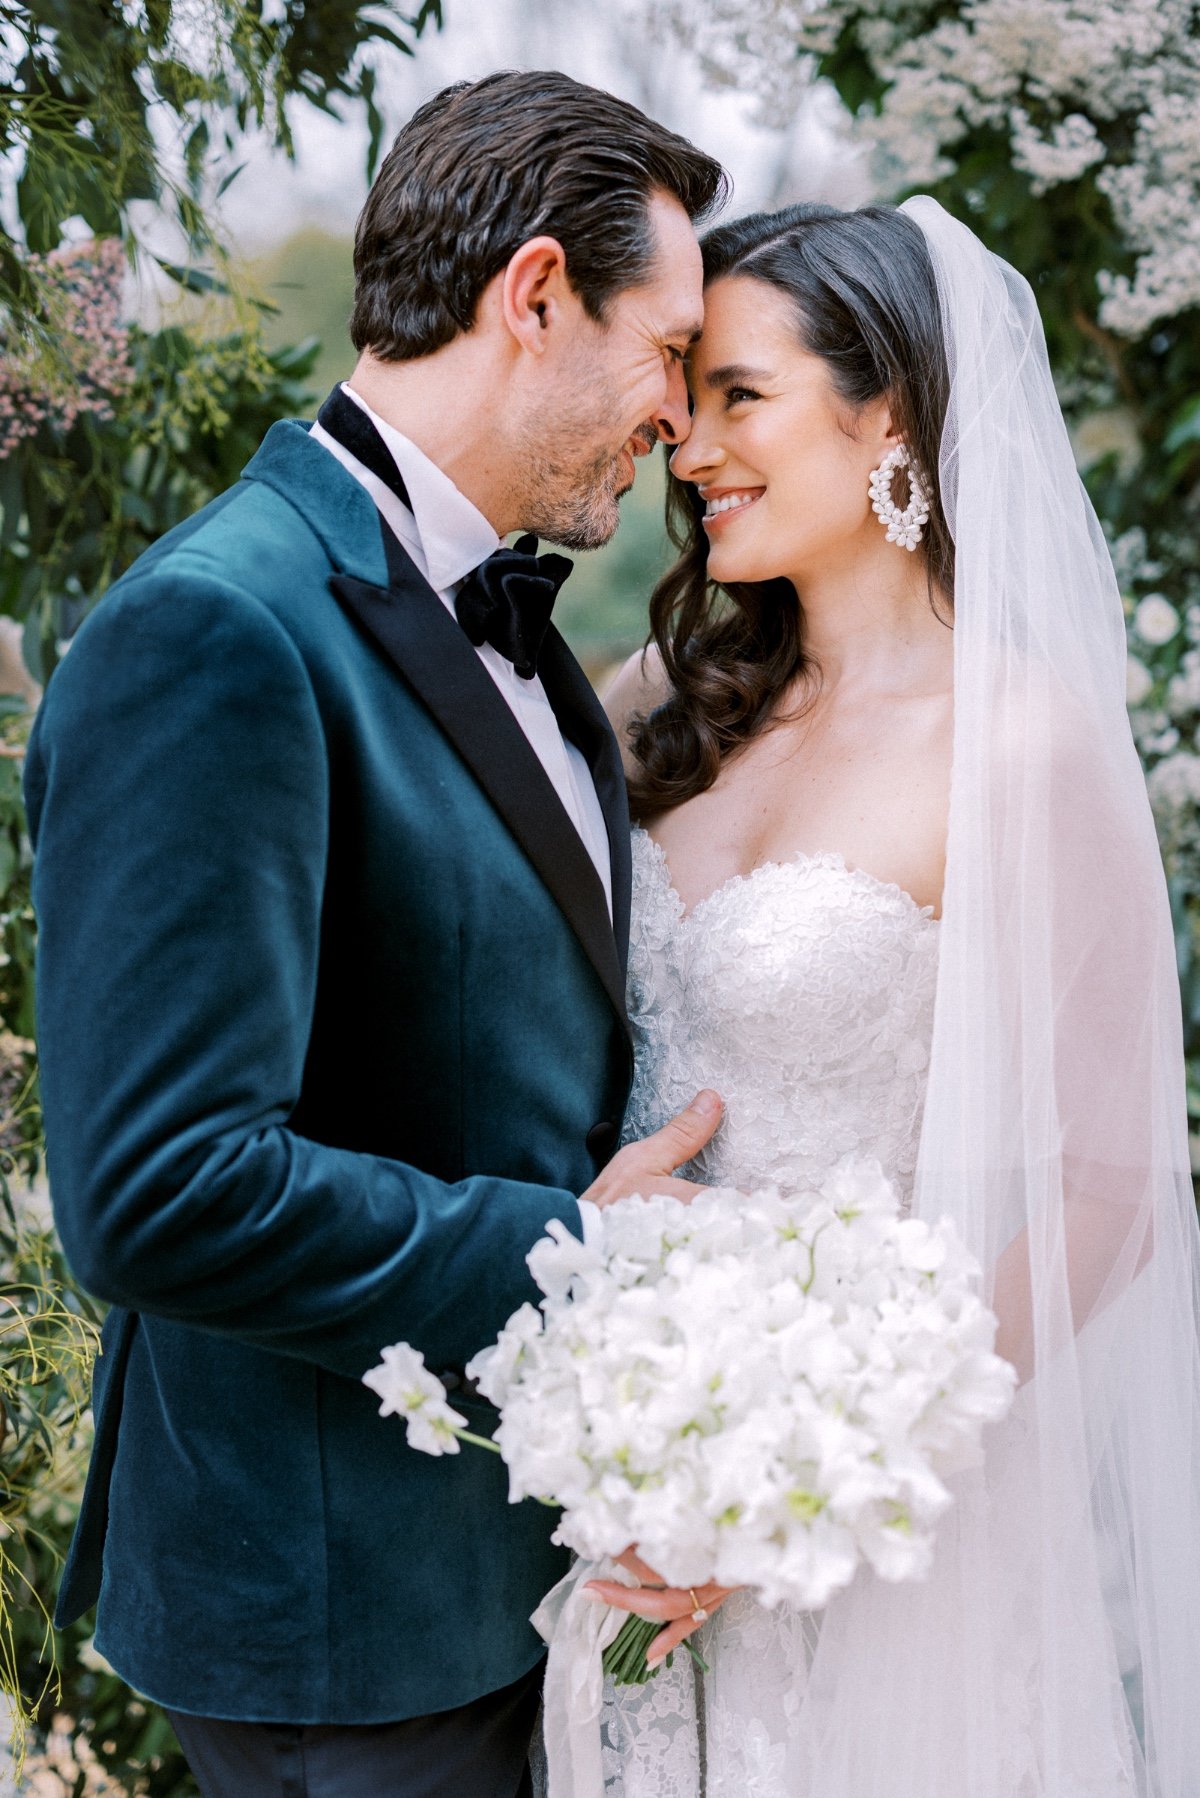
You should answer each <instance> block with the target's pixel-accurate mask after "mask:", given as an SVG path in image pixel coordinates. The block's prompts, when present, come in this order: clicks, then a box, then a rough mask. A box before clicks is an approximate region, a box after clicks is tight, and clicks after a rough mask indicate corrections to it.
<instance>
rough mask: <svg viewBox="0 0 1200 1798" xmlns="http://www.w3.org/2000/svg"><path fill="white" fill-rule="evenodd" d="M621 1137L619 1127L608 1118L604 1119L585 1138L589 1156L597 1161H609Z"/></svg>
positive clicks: (593, 1126) (594, 1125)
mask: <svg viewBox="0 0 1200 1798" xmlns="http://www.w3.org/2000/svg"><path fill="white" fill-rule="evenodd" d="M619 1135H620V1130H619V1128H618V1126H617V1125H616V1124H614V1123H612V1122H611V1121H610V1120H609V1119H608V1118H604V1119H602V1120H601V1122H600V1123H598V1124H593V1125H592V1127H591V1129H590V1130H589V1131H588V1133H587V1135H586V1137H585V1138H584V1144H585V1147H586V1148H587V1152H588V1154H589V1155H590V1156H592V1158H593V1160H595V1161H607V1160H608V1159H609V1157H610V1156H611V1155H612V1153H613V1151H614V1149H615V1148H616V1146H617V1137H618V1136H619Z"/></svg>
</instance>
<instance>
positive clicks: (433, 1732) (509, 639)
mask: <svg viewBox="0 0 1200 1798" xmlns="http://www.w3.org/2000/svg"><path fill="white" fill-rule="evenodd" d="M722 189H723V177H722V174H721V170H720V169H719V167H718V166H717V164H715V163H714V162H713V161H712V160H711V159H710V158H709V157H707V156H705V155H702V154H701V153H700V152H699V151H697V150H695V149H694V148H693V147H692V146H691V145H690V144H688V143H686V142H685V141H684V140H682V139H680V138H678V137H676V136H675V135H673V134H672V133H670V132H668V131H666V130H664V129H663V128H662V127H661V126H659V125H656V124H655V123H653V122H652V121H651V120H649V119H647V118H645V117H643V116H642V114H640V113H639V112H637V111H636V110H635V109H634V108H632V107H630V106H627V105H625V104H623V103H622V102H620V101H618V100H615V99H613V98H612V97H611V96H609V95H607V94H603V93H599V92H597V91H595V90H593V89H591V88H586V87H581V86H579V85H578V84H576V83H575V82H572V81H570V80H568V79H567V78H566V77H565V76H562V75H558V74H505V75H494V76H491V77H489V78H488V79H487V80H484V81H480V82H477V83H475V84H473V85H463V86H459V87H455V88H450V89H447V90H446V91H445V92H444V93H442V94H440V95H438V97H437V98H436V99H434V100H432V101H431V102H430V103H429V104H428V105H426V106H425V107H423V108H422V109H421V111H420V112H418V113H417V114H416V115H415V117H414V118H413V119H412V120H411V121H410V123H409V124H408V125H407V126H406V127H405V129H404V130H403V131H402V132H401V133H400V135H399V137H398V138H397V139H396V142H395V144H394V145H393V147H392V150H391V152H390V154H389V156H388V158H387V160H386V162H385V163H384V165H383V168H382V170H381V172H380V175H379V178H378V180H377V181H376V183H375V186H374V188H373V189H372V191H371V194H370V197H369V198H368V201H367V204H366V207H365V210H364V212H363V214H362V217H361V219H360V221H359V226H358V234H357V240H356V244H355V270H356V276H357V287H356V298H355V306H354V315H353V320H352V335H353V337H354V342H355V345H356V347H357V348H358V350H359V351H360V359H359V362H358V364H357V366H356V368H355V370H354V373H353V376H352V378H351V381H350V383H349V385H348V387H347V388H344V389H338V390H336V391H335V393H334V394H333V395H331V397H330V399H329V401H327V402H326V405H325V406H324V407H323V409H322V412H321V415H320V420H319V422H318V424H317V425H316V426H314V427H312V428H311V429H309V428H307V427H305V426H303V425H301V424H297V423H284V424H277V425H276V426H274V428H273V429H272V430H271V432H270V433H269V434H268V436H267V438H266V441H265V442H264V443H263V445H262V447H261V449H260V450H259V452H258V454H257V455H256V456H255V457H254V459H253V461H252V462H251V463H250V465H249V467H248V468H247V469H246V471H245V475H244V477H243V479H242V480H241V482H240V483H239V484H238V486H237V487H235V488H234V489H232V490H231V491H230V492H229V493H226V494H225V495H224V496H223V497H222V498H220V499H219V500H217V501H215V502H214V503H213V504H212V505H210V506H208V507H207V508H206V509H205V510H204V511H203V512H201V513H200V514H199V515H198V516H197V517H195V518H193V519H191V520H190V521H189V522H188V523H187V524H185V525H183V526H181V527H180V528H179V529H177V530H175V531H173V532H172V533H171V534H170V535H169V536H168V537H167V538H165V539H164V540H163V541H162V542H161V543H159V544H157V545H156V546H155V547H154V548H153V549H151V550H150V551H149V552H148V553H147V554H146V555H144V556H143V557H142V558H141V560H140V561H139V562H138V563H137V565H136V566H135V567H134V568H133V569H131V570H130V572H129V573H128V574H127V575H126V576H125V577H124V578H123V579H122V580H121V581H120V582H119V583H118V584H117V586H116V588H115V589H114V590H113V592H112V593H111V594H110V595H109V596H108V597H106V598H105V600H104V601H103V603H102V604H101V605H100V606H99V607H98V609H97V610H96V611H95V613H94V614H93V615H92V616H91V617H90V618H89V620H88V621H87V623H86V624H85V625H84V627H83V629H82V630H81V632H80V633H79V636H78V638H77V639H76V641H75V643H74V644H73V646H72V648H71V652H70V654H69V655H68V656H67V657H66V659H65V660H64V662H63V663H62V665H61V667H60V668H59V670H58V671H57V672H56V674H55V676H54V679H53V681H52V682H51V685H50V688H49V690H48V692H47V695H46V698H45V701H44V703H43V706H42V710H41V714H40V716H39V718H38V721H37V725H36V728H35V730H34V733H33V738H32V741H31V744H30V750H29V758H28V775H27V795H28V803H29V812H30V819H31V827H32V830H33V833H34V836H35V841H36V849H37V862H36V875H35V881H36V902H37V908H38V913H39V918H40V924H41V948H40V964H39V1024H40V1045H41V1054H42V1078H43V1096H44V1105H45V1116H46V1129H47V1138H48V1148H49V1160H50V1172H51V1180H52V1186H53V1191H54V1197H55V1205H56V1211H57V1217H58V1223H59V1227H60V1230H61V1234H62V1240H63V1243H64V1245H65V1248H66V1251H67V1254H68V1256H69V1258H70V1260H71V1262H72V1265H73V1266H74V1268H75V1269H76V1271H77V1273H78V1275H79V1277H80V1279H81V1280H82V1281H83V1283H84V1284H85V1285H86V1286H87V1287H88V1288H89V1289H90V1290H91V1291H93V1292H95V1293H97V1294H98V1295H100V1296H101V1297H102V1298H104V1299H106V1300H107V1301H109V1302H110V1303H111V1305H112V1307H113V1309H112V1310H111V1311H110V1313H109V1316H108V1320H107V1324H106V1328H105V1337H104V1355H103V1358H102V1360H101V1361H100V1363H99V1365H98V1369H97V1383H96V1396H95V1418H96V1438H95V1451H94V1455H93V1460H92V1466H91V1470H90V1474H89V1479H88V1485H87V1492H86V1496H85V1500H84V1505H83V1510H82V1514H81V1518H80V1523H79V1527H78V1530H77V1533H76V1537H75V1541H74V1543H73V1545H72V1550H71V1555H70V1558H69V1561H68V1565H67V1568H66V1573H65V1576H64V1580H63V1586H62V1592H61V1595H60V1601H59V1613H58V1621H59V1623H60V1625H61V1624H67V1623H69V1622H70V1621H72V1619H74V1618H76V1617H78V1616H79V1615H80V1614H81V1613H82V1612H83V1611H84V1610H85V1609H86V1608H87V1607H88V1606H90V1605H91V1604H92V1603H93V1602H94V1601H95V1600H96V1598H97V1596H98V1597H99V1620H98V1625H97V1632H96V1641H97V1646H98V1647H99V1648H100V1650H101V1651H102V1652H103V1653H104V1654H105V1655H106V1656H107V1657H108V1658H109V1660H110V1661H111V1662H112V1663H113V1664H114V1666H116V1667H117V1668H118V1669H119V1671H120V1672H121V1673H122V1674H123V1675H124V1677H125V1678H126V1679H128V1680H129V1681H130V1682H131V1683H132V1684H133V1685H134V1686H136V1687H137V1688H138V1689H139V1690H141V1691H143V1692H145V1693H147V1694H149V1695H150V1696H151V1697H153V1698H155V1699H157V1700H158V1701H159V1702H160V1703H162V1704H164V1705H165V1706H167V1707H168V1708H169V1710H170V1711H171V1713H172V1716H173V1720H174V1721H175V1723H176V1725H177V1728H178V1730H179V1734H180V1736H181V1738H182V1740H183V1743H184V1746H185V1749H186V1751H187V1752H188V1754H189V1757H190V1759H191V1760H192V1763H193V1766H194V1768H195V1770H196V1772H197V1774H198V1777H199V1780H200V1783H201V1786H202V1789H203V1790H204V1791H205V1793H206V1794H220V1795H221V1798H257V1795H258V1794H278V1795H279V1798H283V1795H284V1794H287V1795H288V1798H299V1795H301V1794H305V1795H307V1798H333V1795H334V1794H351V1793H352V1794H355V1798H360V1795H361V1798H375V1795H377V1794H378V1795H390V1794H395V1795H396V1798H401V1795H404V1798H416V1794H421V1795H422V1798H514V1794H516V1793H518V1792H520V1791H525V1790H528V1785H527V1783H526V1782H527V1779H528V1775H527V1773H526V1771H525V1763H526V1753H527V1749H528V1745H529V1738H530V1732H531V1729H532V1724H533V1717H534V1712H535V1709H536V1705H537V1693H538V1684H539V1679H540V1665H539V1659H540V1644H539V1642H538V1640H537V1638H536V1637H535V1635H534V1633H533V1631H532V1629H531V1627H530V1625H529V1623H528V1621H527V1618H528V1616H529V1613H530V1611H531V1610H532V1609H533V1608H534V1606H535V1604H536V1603H537V1601H538V1599H539V1598H540V1596H541V1595H542V1593H543V1592H544V1591H545V1590H546V1589H547V1588H548V1587H549V1586H550V1585H551V1584H553V1582H554V1581H555V1580H556V1579H557V1578H558V1577H559V1576H560V1574H561V1572H562V1571H563V1561H562V1556H561V1554H560V1552H559V1551H558V1550H555V1549H553V1548H552V1547H551V1546H550V1543H549V1533H550V1527H551V1524H550V1521H548V1519H547V1514H546V1512H545V1511H544V1510H542V1509H541V1508H540V1507H538V1506H536V1505H532V1504H527V1505H521V1506H511V1507H510V1506H509V1505H508V1503H507V1495H506V1482H505V1474H504V1469H503V1467H502V1466H501V1465H500V1464H499V1463H498V1462H497V1461H496V1460H495V1459H494V1458H493V1457H492V1456H490V1455H486V1454H483V1453H481V1452H477V1451H468V1452H466V1453H463V1454H462V1455H459V1456H457V1457H448V1458H446V1459H443V1460H433V1459H429V1458H426V1457H424V1456H422V1455H419V1454H416V1453H413V1452H411V1451H409V1449H408V1448H407V1446H406V1444H405V1440H404V1432H403V1430H402V1429H401V1428H399V1427H398V1426H397V1425H396V1424H395V1423H394V1422H387V1421H383V1420H381V1419H380V1418H379V1417H378V1415H377V1408H376V1400H375V1399H374V1397H373V1396H372V1394H371V1393H370V1392H369V1391H368V1390H367V1389H366V1388H365V1387H364V1386H363V1385H362V1384H361V1378H362V1374H363V1372H364V1371H365V1370H366V1369H367V1368H368V1367H369V1366H371V1365H373V1364H374V1363H375V1362H376V1361H377V1360H378V1358H379V1351H380V1349H381V1348H382V1347H383V1346H384V1345H385V1344H386V1343H390V1342H394V1341H397V1340H400V1339H403V1340H407V1341H410V1342H412V1343H413V1344H415V1345H416V1346H417V1347H418V1348H420V1349H421V1350H422V1351H423V1352H424V1353H425V1356H426V1358H427V1360H428V1363H429V1365H430V1366H431V1367H432V1368H434V1369H435V1370H438V1371H439V1372H441V1373H442V1374H443V1377H444V1378H445V1379H446V1380H447V1383H448V1384H449V1385H450V1386H451V1387H452V1398H453V1402H454V1403H455V1405H457V1406H461V1408H462V1409H463V1410H464V1411H465V1412H466V1413H467V1415H468V1416H469V1418H470V1420H471V1422H472V1424H473V1425H474V1427H475V1428H476V1429H484V1430H488V1429H490V1427H491V1424H493V1423H494V1416H495V1414H494V1413H491V1412H490V1411H489V1408H488V1407H487V1406H486V1405H485V1404H484V1403H483V1402H482V1401H481V1400H478V1399H477V1398H475V1397H474V1396H473V1394H472V1393H471V1391H470V1389H469V1388H468V1386H467V1385H466V1384H465V1381H464V1376H463V1373H462V1369H463V1366H464V1363H465V1362H466V1361H467V1360H469V1358H470V1357H471V1355H472V1354H473V1353H474V1352H475V1351H476V1350H477V1349H479V1348H480V1347H482V1346H483V1345H484V1344H485V1343H487V1342H488V1341H489V1340H490V1339H491V1338H492V1337H493V1336H494V1335H495V1334H496V1332H497V1330H498V1329H499V1327H500V1325H501V1324H502V1323H503V1322H504V1320H505V1318H506V1317H507V1316H508V1315H509V1313H510V1312H511V1311H512V1310H513V1309H514V1308H515V1307H516V1306H518V1305H519V1304H520V1303H521V1302H522V1301H524V1300H526V1299H528V1298H530V1297H534V1296H536V1294H535V1292H534V1289H533V1287H532V1283H531V1281H530V1278H529V1275H528V1272H527V1269H526V1266H525V1255H526V1253H527V1251H528V1250H529V1248H530V1247H531V1246H532V1244H533V1243H534V1242H535V1241H536V1240H537V1238H538V1237H539V1236H540V1235H541V1233H542V1232H543V1230H544V1228H545V1226H546V1224H547V1223H548V1222H549V1221H550V1220H551V1219H552V1218H558V1219H561V1220H563V1221H564V1222H565V1223H566V1224H567V1225H568V1227H570V1228H571V1229H573V1230H580V1229H581V1228H582V1217H581V1210H580V1205H579V1202H578V1201H579V1195H583V1197H584V1198H585V1199H586V1200H588V1201H591V1202H594V1203H595V1204H598V1205H603V1204H605V1203H608V1202H611V1201H612V1200H613V1199H615V1198H618V1197H620V1196H622V1195H624V1194H626V1193H629V1192H633V1191H638V1190H643V1189H645V1190H650V1189H652V1188H653V1189H662V1188H663V1187H664V1186H670V1185H671V1181H670V1179H669V1178H668V1176H669V1175H670V1171H671V1170H672V1169H673V1168H674V1167H676V1166H678V1165H679V1164H680V1163H681V1162H682V1161H684V1160H685V1159H686V1158H688V1157H689V1156H691V1155H692V1154H693V1153H695V1151H696V1150H697V1149H698V1148H699V1147H700V1146H701V1145H702V1144H703V1142H704V1141H706V1140H707V1138H708V1136H709V1135H710V1134H711V1132H712V1129H713V1127H714V1125H715V1122H716V1105H715V1101H713V1100H712V1099H711V1096H709V1097H705V1096H704V1095H702V1096H701V1099H700V1100H699V1101H698V1102H697V1103H696V1104H695V1105H693V1107H691V1108H690V1110H689V1111H688V1112H685V1113H683V1114H682V1116H681V1117H680V1118H679V1119H677V1120H676V1121H675V1123H673V1124H672V1125H669V1126H668V1127H667V1128H666V1130H664V1131H662V1132H660V1134H659V1136H657V1137H655V1138H652V1139H650V1140H649V1141H647V1142H646V1143H643V1144H639V1145H634V1146H631V1147H629V1148H627V1149H625V1150H622V1151H621V1152H620V1153H619V1154H617V1155H615V1156H614V1154H613V1151H614V1148H615V1144H616V1140H617V1133H618V1128H619V1124H620V1119H621V1115H622V1110H623V1107H624V1104H625V1100H626V1096H627V1091H628V1082H629V1074H630V1059H631V1058H630V1040H629V1031H628V1024H627V1021H626V1018H625V1013H624V1005H623V983H624V971H623V958H624V952H625V945H626V941H627V928H628V906H629V857H628V836H627V829H628V820H627V814H626V807H625V799H624V791H623V786H622V781H621V772H620V761H619V757H618V754H617V750H616V746H615V743H614V741H613V739H612V736H611V734H610V732H609V730H608V727H607V725H606V723H605V720H604V717H603V714H602V712H601V711H600V709H599V707H598V705H597V703H596V701H595V699H594V697H593V695H592V693H591V691H590V689H589V687H588V685H587V682H586V681H585V679H584V678H583V675H582V674H581V672H580V670H579V668H578V666H577V665H576V663H575V662H574V660H573V659H572V657H571V655H570V653H569V651H568V650H567V648H566V646H565V644H564V643H563V641H562V638H561V637H560V636H559V635H558V634H557V632H556V631H555V630H554V628H553V626H552V625H551V624H550V623H549V612H550V606H551V604H552V603H553V598H554V594H555V592H556V590H557V586H558V585H559V583H560V582H561V579H562V578H563V575H564V572H565V567H566V564H565V562H564V560H563V558H560V557H558V556H555V555H549V556H543V557H541V558H538V557H537V556H536V554H535V550H536V546H535V545H532V544H529V543H524V544H522V545H519V546H518V547H517V549H515V550H507V549H505V548H503V547H502V544H501V539H502V538H503V537H504V536H505V535H507V534H508V533H509V532H511V531H514V530H518V529H524V530H533V531H536V532H539V533H541V534H542V535H544V536H545V537H546V538H548V539H549V540H550V541H551V542H553V543H557V544H561V545H565V546H567V547H574V548H585V547H589V546H592V545H596V544H600V543H603V542H605V541H606V540H607V539H608V538H609V537H610V536H611V534H612V532H613V531H614V530H615V528H616V524H617V501H618V498H619V496H620V494H621V493H622V492H624V491H626V490H627V489H628V487H629V486H630V485H631V483H632V481H633V478H634V458H635V457H637V456H640V455H643V454H645V453H646V452H647V451H648V450H649V449H650V448H651V447H652V445H653V444H654V443H655V441H656V440H658V439H661V440H663V441H665V442H667V443H673V442H676V441H678V440H679V439H680V438H681V437H683V436H684V435H686V432H687V429H688V405H687V395H686V391H685V387H684V382H683V375H682V372H681V367H680V364H681V361H682V358H683V354H684V351H685V350H686V348H687V345H688V343H689V341H690V339H691V338H692V337H693V336H694V334H695V333H696V331H697V330H698V328H699V324H700V314H701V275H700V260H699V253H698V249H697V245H696V241H695V236H694V232H693V229H692V225H693V221H694V220H696V219H698V218H700V217H702V216H703V215H704V214H705V213H706V212H707V211H708V210H709V209H710V208H711V207H712V206H713V205H714V203H715V202H716V201H717V199H718V198H719V197H720V194H721V192H722ZM681 1190H682V1191H685V1192H687V1191H690V1190H691V1189H690V1188H686V1187H681ZM489 1420H490V1421H489Z"/></svg>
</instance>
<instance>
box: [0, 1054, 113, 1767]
mask: <svg viewBox="0 0 1200 1798" xmlns="http://www.w3.org/2000/svg"><path fill="white" fill-rule="evenodd" d="M4 1081H5V1085H6V1089H7V1090H6V1092H5V1101H6V1110H5V1116H4V1134H5V1135H6V1136H7V1137H8V1138H9V1139H10V1143H11V1142H12V1139H13V1137H14V1134H16V1135H17V1139H18V1140H17V1142H16V1143H15V1144H14V1145H13V1146H9V1147H7V1148H6V1149H5V1150H4V1151H3V1166H2V1167H0V1271H2V1273H3V1281H2V1283H0V1447H2V1448H3V1474H2V1476H0V1691H4V1692H6V1693H8V1694H10V1695H13V1696H15V1695H16V1694H18V1693H22V1694H23V1696H24V1698H25V1699H26V1701H27V1702H28V1703H29V1706H30V1709H31V1710H32V1711H33V1712H34V1713H35V1714H36V1713H37V1712H38V1711H39V1710H40V1709H42V1708H43V1707H44V1706H46V1705H47V1704H51V1703H54V1702H56V1701H57V1699H58V1697H59V1696H60V1692H59V1684H58V1678H57V1673H56V1669H55V1664H54V1656H53V1654H52V1652H51V1651H50V1645H51V1628H50V1592H51V1590H52V1584H51V1582H50V1581H48V1579H47V1574H48V1573H51V1574H53V1573H55V1572H56V1571H57V1569H58V1567H59V1565H60V1562H61V1546H60V1544H61V1536H62V1529H61V1523H62V1518H63V1515H64V1500H65V1515H66V1516H68V1517H69V1516H70V1515H71V1513H72V1511H73V1509H74V1501H75V1498H76V1494H77V1489H78V1485H79V1476H80V1470H81V1465H82V1461H83V1458H84V1456H85V1455H86V1447H87V1441H86V1431H85V1429H84V1427H83V1415H84V1411H85V1407H86V1405H87V1394H88V1385H89V1381H88V1375H89V1373H90V1369H91V1362H92V1356H93V1354H94V1352H95V1347H96V1343H97V1339H98V1331H97V1324H96V1318H95V1315H94V1313H93V1312H92V1310H91V1307H90V1306H89V1305H88V1303H87V1301H86V1300H84V1299H83V1298H82V1297H81V1296H80V1295H79V1294H77V1293H76V1292H75V1291H74V1290H73V1289H72V1288H71V1286H70V1284H69V1283H68V1282H67V1281H66V1280H65V1279H64V1277H63V1273H64V1270H63V1268H62V1266H61V1261H60V1257H59V1256H58V1253H57V1251H56V1249H55V1247H54V1244H53V1240H52V1237H51V1235H50V1232H49V1230H48V1228H47V1227H45V1226H44V1225H42V1226H39V1225H37V1224H36V1223H30V1222H28V1221H27V1220H26V1219H25V1218H24V1217H23V1216H22V1215H21V1214H19V1213H18V1210H17V1208H16V1206H15V1205H14V1203H13V1197H12V1193H11V1190H10V1187H9V1179H8V1175H9V1174H10V1173H12V1172H13V1171H15V1166H16V1161H17V1159H18V1157H19V1155H20V1153H21V1150H22V1148H24V1147H27V1145H28V1140H29V1139H28V1136H27V1135H25V1134H24V1132H23V1131H22V1118H21V1109H22V1105H21V1101H22V1097H23V1095H24V1093H25V1090H26V1087H25V1085H24V1084H23V1083H22V1081H21V1078H20V1074H19V1072H18V1071H17V1069H16V1068H14V1066H13V1064H12V1062H11V1061H10V1062H6V1064H5V1066H4ZM31 1668H32V1669H33V1680H32V1690H31V1689H30V1682H29V1672H30V1669H31ZM17 1732H18V1733H17V1743H16V1745H17V1748H18V1751H20V1749H21V1747H22V1746H23V1736H24V1718H23V1715H22V1711H21V1709H20V1707H18V1710H17Z"/></svg>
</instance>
